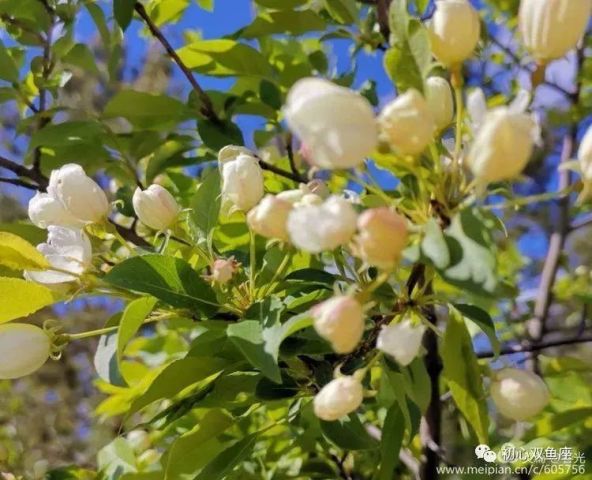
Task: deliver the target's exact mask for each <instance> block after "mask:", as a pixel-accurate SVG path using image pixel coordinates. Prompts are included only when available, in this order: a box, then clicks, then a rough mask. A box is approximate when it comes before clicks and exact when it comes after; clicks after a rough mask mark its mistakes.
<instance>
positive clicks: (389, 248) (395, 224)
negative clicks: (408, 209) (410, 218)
mask: <svg viewBox="0 0 592 480" xmlns="http://www.w3.org/2000/svg"><path fill="white" fill-rule="evenodd" d="M358 231H359V233H358V235H357V236H356V238H355V249H354V250H355V253H356V255H357V256H358V257H360V258H361V259H362V260H364V262H366V263H367V264H368V265H372V266H374V267H378V268H383V269H392V268H393V267H395V265H396V264H397V263H398V262H399V259H400V258H401V252H402V251H403V249H404V248H405V246H406V245H407V222H406V221H405V218H403V217H402V216H401V215H399V214H397V213H395V212H393V211H392V210H390V209H389V208H387V207H379V208H371V209H369V210H366V211H364V212H363V213H362V214H361V215H360V216H359V217H358Z"/></svg>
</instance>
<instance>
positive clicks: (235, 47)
mask: <svg viewBox="0 0 592 480" xmlns="http://www.w3.org/2000/svg"><path fill="white" fill-rule="evenodd" d="M177 53H178V54H179V57H180V58H181V60H182V61H183V62H184V63H185V65H187V66H188V67H189V68H191V69H194V70H196V71H198V72H199V73H203V74H205V75H214V76H222V77H225V76H241V75H247V76H255V77H270V76H272V75H273V69H272V68H271V66H270V64H269V62H268V61H267V59H266V58H265V57H264V56H263V55H262V54H261V53H259V52H258V51H257V50H255V49H254V48H253V47H250V46H248V45H244V44H242V43H239V42H236V41H234V40H228V39H218V40H200V41H197V42H193V43H190V44H189V45H186V46H184V47H182V48H180V49H179V50H177Z"/></svg>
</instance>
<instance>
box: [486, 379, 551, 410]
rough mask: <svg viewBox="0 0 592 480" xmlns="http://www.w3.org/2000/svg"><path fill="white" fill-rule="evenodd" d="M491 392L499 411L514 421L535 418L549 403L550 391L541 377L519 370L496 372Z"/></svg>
mask: <svg viewBox="0 0 592 480" xmlns="http://www.w3.org/2000/svg"><path fill="white" fill-rule="evenodd" d="M490 391H491V397H492V398H493V401H494V403H495V405H496V407H497V408H498V410H499V411H500V412H501V413H502V414H503V415H504V416H506V417H508V418H511V419H513V420H526V419H528V418H531V417H534V416H535V415H537V414H538V413H539V412H540V411H541V410H542V409H543V408H545V406H546V405H547V403H548V402H549V390H548V388H547V385H545V382H543V380H542V379H541V377H539V376H538V375H536V374H534V373H532V372H529V371H527V370H519V369H517V368H504V369H502V370H499V371H498V372H495V374H494V376H493V379H492V382H491V387H490Z"/></svg>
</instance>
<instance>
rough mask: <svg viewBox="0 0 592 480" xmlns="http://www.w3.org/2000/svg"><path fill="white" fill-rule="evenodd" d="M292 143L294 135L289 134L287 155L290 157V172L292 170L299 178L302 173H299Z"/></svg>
mask: <svg viewBox="0 0 592 480" xmlns="http://www.w3.org/2000/svg"><path fill="white" fill-rule="evenodd" d="M292 141H293V136H292V133H291V132H288V135H287V137H286V153H287V155H288V161H289V162H290V170H292V173H293V174H294V175H296V176H299V175H300V172H299V171H298V167H296V161H295V160H294V147H293V145H292Z"/></svg>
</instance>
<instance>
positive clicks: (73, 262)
mask: <svg viewBox="0 0 592 480" xmlns="http://www.w3.org/2000/svg"><path fill="white" fill-rule="evenodd" d="M47 232H48V233H47V243H41V244H39V245H37V250H39V251H40V252H41V253H42V254H43V255H44V256H45V258H47V261H48V262H49V264H50V265H51V266H52V267H54V268H58V269H59V271H57V270H45V271H26V272H25V278H27V279H29V280H32V281H34V282H37V283H42V284H46V285H54V284H59V283H68V282H73V281H75V280H77V279H78V277H79V276H80V275H82V274H83V273H84V272H86V271H87V270H88V269H89V268H90V267H91V265H92V246H91V243H90V240H89V238H88V237H87V236H86V234H85V233H84V232H83V231H82V230H77V229H72V228H65V227H58V226H54V225H51V226H49V227H48V229H47ZM67 272H71V274H68V273H67Z"/></svg>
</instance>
